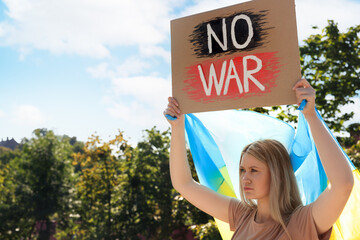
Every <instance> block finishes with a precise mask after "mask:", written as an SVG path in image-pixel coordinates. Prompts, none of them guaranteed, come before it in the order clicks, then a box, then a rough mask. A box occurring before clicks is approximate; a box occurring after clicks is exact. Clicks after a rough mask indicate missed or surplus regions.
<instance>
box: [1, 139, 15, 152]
mask: <svg viewBox="0 0 360 240" xmlns="http://www.w3.org/2000/svg"><path fill="white" fill-rule="evenodd" d="M18 145H19V144H18V143H17V142H16V141H15V139H14V138H12V139H9V138H7V139H6V141H4V140H3V139H1V142H0V146H1V147H6V148H10V149H11V150H14V149H15V148H16V147H17V146H18Z"/></svg>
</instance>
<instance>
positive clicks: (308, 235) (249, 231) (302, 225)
mask: <svg viewBox="0 0 360 240" xmlns="http://www.w3.org/2000/svg"><path fill="white" fill-rule="evenodd" d="M311 208H312V204H310V205H307V206H304V207H301V208H299V209H297V210H296V211H295V212H294V213H293V214H292V215H291V218H290V221H289V223H288V225H287V229H288V231H289V233H290V236H291V238H292V240H304V239H306V240H317V239H319V240H327V239H329V238H330V235H331V230H332V228H330V229H329V231H327V232H326V233H324V234H322V235H321V236H318V234H317V231H316V227H315V223H314V219H313V216H312V211H311ZM255 213H256V210H254V209H249V208H248V207H246V206H244V205H243V204H241V202H239V201H238V200H236V199H231V200H230V205H229V224H230V230H232V231H234V230H235V232H234V235H233V237H232V238H231V239H234V240H251V239H254V240H255V239H257V240H260V239H279V240H288V239H289V238H288V236H287V234H286V232H285V230H284V229H283V228H282V226H281V225H280V224H279V223H277V222H275V221H272V222H265V223H257V222H255V220H254V219H255Z"/></svg>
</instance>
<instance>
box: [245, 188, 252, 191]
mask: <svg viewBox="0 0 360 240" xmlns="http://www.w3.org/2000/svg"><path fill="white" fill-rule="evenodd" d="M250 190H253V189H252V188H250V187H244V191H250Z"/></svg>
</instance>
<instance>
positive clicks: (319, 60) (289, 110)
mask: <svg viewBox="0 0 360 240" xmlns="http://www.w3.org/2000/svg"><path fill="white" fill-rule="evenodd" d="M314 28H316V29H317V27H314ZM359 34H360V25H357V26H354V27H350V28H349V29H348V31H347V32H344V33H341V32H340V31H339V29H338V26H337V24H336V23H334V21H332V20H329V21H328V25H327V26H326V27H325V28H324V29H323V30H322V32H321V33H318V34H315V35H311V36H310V37H308V38H307V39H306V40H304V42H303V45H302V46H301V47H300V62H301V73H302V75H303V76H304V77H305V78H306V79H307V80H308V81H309V82H310V84H311V85H312V86H313V87H314V89H315V90H316V107H317V109H318V110H319V112H320V114H321V115H322V117H323V119H324V120H325V122H326V123H327V125H328V126H329V128H330V129H331V130H333V131H335V132H339V131H344V130H345V127H344V122H346V121H347V120H350V119H351V118H352V117H353V112H350V113H341V111H340V109H341V107H342V106H344V105H346V104H349V103H353V100H352V97H354V96H357V94H359V89H360V58H359V56H360V39H359ZM296 108H297V106H293V105H289V106H287V107H285V108H284V107H281V106H274V107H271V108H254V109H253V110H255V111H258V112H262V113H267V114H269V113H270V112H272V111H279V113H278V114H277V118H279V119H281V120H285V121H288V122H296V121H297V117H296V116H295V115H294V114H293V112H294V110H295V109H296Z"/></svg>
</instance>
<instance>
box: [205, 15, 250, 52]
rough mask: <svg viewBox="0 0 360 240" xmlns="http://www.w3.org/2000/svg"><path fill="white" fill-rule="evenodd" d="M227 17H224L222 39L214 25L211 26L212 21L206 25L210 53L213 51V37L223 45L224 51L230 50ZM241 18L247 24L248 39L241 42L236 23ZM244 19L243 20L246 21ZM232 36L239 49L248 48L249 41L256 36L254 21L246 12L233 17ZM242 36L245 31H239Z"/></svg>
mask: <svg viewBox="0 0 360 240" xmlns="http://www.w3.org/2000/svg"><path fill="white" fill-rule="evenodd" d="M225 20H226V19H225V18H223V19H222V28H221V29H222V41H220V39H219V37H218V35H217V34H216V33H215V31H214V29H213V27H212V26H211V24H210V23H208V24H207V25H206V27H207V39H208V49H209V54H211V53H212V52H213V39H214V40H215V41H216V42H217V43H218V44H219V46H220V47H221V49H222V50H223V51H227V50H228V36H227V30H226V21H225ZM239 20H244V21H245V24H246V25H247V29H248V31H247V38H246V41H245V42H244V43H239V42H238V41H237V39H236V32H235V30H236V24H237V22H238V21H239ZM244 21H242V22H244ZM230 29H231V30H230V36H231V41H232V44H233V46H234V47H235V48H237V49H244V48H246V47H247V46H248V45H249V43H250V42H251V39H252V38H253V36H254V29H253V26H252V22H251V19H250V17H248V16H247V15H245V14H240V15H237V16H235V17H234V18H233V20H232V21H231V28H230ZM241 29H244V27H242V28H241ZM239 34H240V35H241V36H242V34H244V33H243V32H240V33H239Z"/></svg>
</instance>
